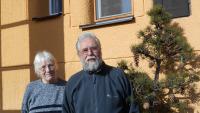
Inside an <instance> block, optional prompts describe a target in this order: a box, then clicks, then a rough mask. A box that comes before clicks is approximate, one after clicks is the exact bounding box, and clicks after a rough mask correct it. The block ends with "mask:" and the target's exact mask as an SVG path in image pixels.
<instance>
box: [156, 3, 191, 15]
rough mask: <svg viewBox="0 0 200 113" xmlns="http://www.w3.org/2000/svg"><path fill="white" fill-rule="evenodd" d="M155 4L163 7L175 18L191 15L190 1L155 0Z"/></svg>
mask: <svg viewBox="0 0 200 113" xmlns="http://www.w3.org/2000/svg"><path fill="white" fill-rule="evenodd" d="M154 2H155V4H160V5H162V6H163V7H164V8H165V9H166V11H168V12H169V13H171V14H172V17H174V18H176V17H185V16H189V15H190V1H189V0H154Z"/></svg>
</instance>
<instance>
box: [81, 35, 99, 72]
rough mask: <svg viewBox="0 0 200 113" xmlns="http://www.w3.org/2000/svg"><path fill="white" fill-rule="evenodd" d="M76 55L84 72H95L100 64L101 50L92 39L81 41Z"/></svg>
mask: <svg viewBox="0 0 200 113" xmlns="http://www.w3.org/2000/svg"><path fill="white" fill-rule="evenodd" d="M78 54H79V57H80V60H81V63H82V65H83V69H84V70H86V71H96V70H97V69H98V67H99V65H100V64H101V63H102V57H101V48H100V47H98V45H97V43H96V42H95V40H94V39H91V38H86V39H84V40H82V41H81V42H80V50H79V52H78Z"/></svg>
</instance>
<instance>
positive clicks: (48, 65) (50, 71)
mask: <svg viewBox="0 0 200 113" xmlns="http://www.w3.org/2000/svg"><path fill="white" fill-rule="evenodd" d="M39 75H40V77H41V79H42V82H43V83H55V82H57V80H58V77H57V75H56V66H55V63H54V62H52V61H46V60H44V61H42V63H41V67H40V69H39Z"/></svg>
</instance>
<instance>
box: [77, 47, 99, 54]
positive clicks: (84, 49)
mask: <svg viewBox="0 0 200 113" xmlns="http://www.w3.org/2000/svg"><path fill="white" fill-rule="evenodd" d="M98 50H99V48H98V46H93V47H87V48H83V49H82V50H80V52H81V53H82V54H85V55H86V54H88V52H89V51H90V52H92V53H97V52H98Z"/></svg>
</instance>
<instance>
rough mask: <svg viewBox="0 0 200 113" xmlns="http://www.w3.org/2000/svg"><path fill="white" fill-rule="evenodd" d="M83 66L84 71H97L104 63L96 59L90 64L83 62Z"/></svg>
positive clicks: (89, 62)
mask: <svg viewBox="0 0 200 113" xmlns="http://www.w3.org/2000/svg"><path fill="white" fill-rule="evenodd" d="M81 63H82V66H83V70H85V71H96V70H97V69H98V68H99V66H100V65H101V63H102V60H101V59H99V58H96V59H95V60H91V61H88V62H85V61H83V60H81Z"/></svg>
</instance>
